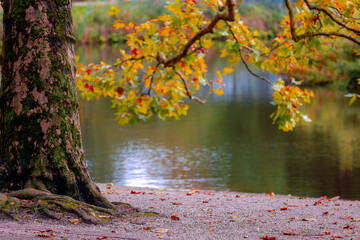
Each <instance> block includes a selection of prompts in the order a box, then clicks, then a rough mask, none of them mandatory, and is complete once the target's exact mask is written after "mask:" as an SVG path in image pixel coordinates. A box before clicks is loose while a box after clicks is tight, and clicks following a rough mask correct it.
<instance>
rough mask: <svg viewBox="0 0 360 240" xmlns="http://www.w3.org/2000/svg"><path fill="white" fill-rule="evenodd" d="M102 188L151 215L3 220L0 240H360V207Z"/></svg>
mask: <svg viewBox="0 0 360 240" xmlns="http://www.w3.org/2000/svg"><path fill="white" fill-rule="evenodd" d="M99 186H100V188H101V189H102V191H103V193H104V194H105V196H106V197H108V198H109V200H110V201H117V202H125V203H129V204H130V205H132V206H133V207H136V208H139V209H141V210H142V211H144V212H146V211H149V212H148V213H143V214H138V215H139V216H133V217H130V218H126V219H117V220H112V221H109V222H108V223H105V224H99V225H90V224H85V223H82V222H81V221H80V222H79V223H78V222H77V221H75V222H71V221H69V220H66V221H54V220H49V219H44V218H42V217H39V216H36V215H34V216H28V217H27V218H26V219H24V220H21V221H17V222H15V221H10V220H9V219H7V218H6V217H4V216H1V217H0V239H44V238H45V239H77V240H78V239H140V240H141V239H142V240H148V239H149V240H151V239H186V240H191V239H197V240H202V239H204V240H205V239H206V240H207V239H230V240H235V239H272V240H274V239H329V240H330V239H335V240H337V239H349V240H350V239H351V240H360V201H346V200H342V199H341V198H340V199H339V198H338V197H333V196H332V197H333V198H322V197H319V198H304V197H293V196H282V195H276V194H275V195H274V194H272V193H270V194H269V193H267V194H248V193H236V192H216V191H202V190H201V191H198V190H191V191H167V190H155V189H149V188H132V187H123V186H110V185H106V184H99ZM151 212H156V213H159V214H160V215H154V214H152V213H151Z"/></svg>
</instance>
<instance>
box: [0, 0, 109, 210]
mask: <svg viewBox="0 0 360 240" xmlns="http://www.w3.org/2000/svg"><path fill="white" fill-rule="evenodd" d="M2 5H3V10H4V17H3V19H4V20H3V21H4V37H3V47H2V59H1V60H2V63H1V65H2V83H1V91H0V94H1V95H0V98H1V99H0V100H1V101H0V111H1V116H0V127H1V128H0V131H1V144H0V154H1V162H0V189H1V190H2V191H12V190H19V189H24V188H36V189H40V190H46V191H50V192H52V193H54V194H60V195H67V196H70V197H72V198H75V199H78V200H81V201H84V202H87V203H90V204H94V205H97V206H102V207H112V205H111V203H110V202H108V201H107V200H106V198H104V197H103V196H102V195H101V193H100V191H99V188H98V187H97V186H96V185H95V184H94V183H93V182H92V180H91V178H90V176H89V172H88V170H87V167H86V163H85V158H84V153H83V148H82V140H81V132H80V124H79V105H78V102H77V99H76V84H75V72H76V70H75V62H74V41H75V40H74V37H73V30H72V16H71V1H70V0H26V1H14V0H3V1H2Z"/></svg>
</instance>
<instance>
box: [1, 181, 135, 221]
mask: <svg viewBox="0 0 360 240" xmlns="http://www.w3.org/2000/svg"><path fill="white" fill-rule="evenodd" d="M113 204H114V205H115V206H116V207H114V209H107V208H102V207H98V206H94V205H91V204H87V203H84V202H81V201H78V200H75V199H73V198H70V197H67V196H62V195H55V194H52V193H50V192H46V191H40V190H37V189H33V188H26V189H22V190H19V191H14V192H11V193H10V194H7V195H6V194H0V214H4V215H6V216H7V217H9V218H11V219H13V220H17V221H20V220H22V219H24V218H26V217H28V216H29V215H33V214H40V215H41V216H44V217H47V218H51V219H55V220H59V221H70V222H72V223H74V224H77V223H79V222H85V223H90V224H100V223H107V222H108V221H110V220H116V219H123V218H126V217H127V216H128V215H133V214H139V213H140V211H139V210H138V209H136V208H133V207H132V206H130V205H129V204H125V203H113Z"/></svg>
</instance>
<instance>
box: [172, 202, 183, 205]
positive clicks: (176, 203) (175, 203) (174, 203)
mask: <svg viewBox="0 0 360 240" xmlns="http://www.w3.org/2000/svg"><path fill="white" fill-rule="evenodd" d="M172 204H173V205H183V203H181V202H172Z"/></svg>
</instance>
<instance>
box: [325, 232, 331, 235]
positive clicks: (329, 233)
mask: <svg viewBox="0 0 360 240" xmlns="http://www.w3.org/2000/svg"><path fill="white" fill-rule="evenodd" d="M323 233H325V234H326V235H331V232H327V231H323Z"/></svg>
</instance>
